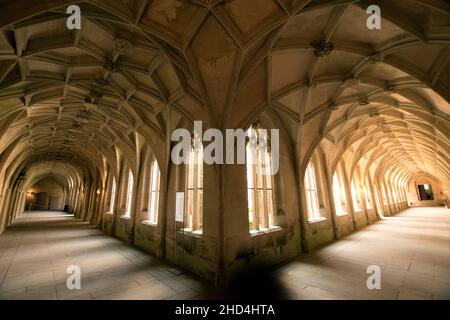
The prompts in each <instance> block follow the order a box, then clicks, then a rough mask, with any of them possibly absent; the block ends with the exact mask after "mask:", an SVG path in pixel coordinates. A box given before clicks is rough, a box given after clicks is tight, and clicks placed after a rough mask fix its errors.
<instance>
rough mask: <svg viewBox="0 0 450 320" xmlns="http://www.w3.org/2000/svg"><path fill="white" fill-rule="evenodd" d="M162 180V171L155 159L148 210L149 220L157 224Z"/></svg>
mask: <svg viewBox="0 0 450 320" xmlns="http://www.w3.org/2000/svg"><path fill="white" fill-rule="evenodd" d="M160 181H161V172H160V171H159V166H158V161H156V159H154V160H153V161H152V164H151V167H150V177H149V195H148V206H147V210H148V222H150V223H151V224H155V225H156V224H157V223H158V205H159V185H160Z"/></svg>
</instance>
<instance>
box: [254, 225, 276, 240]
mask: <svg viewBox="0 0 450 320" xmlns="http://www.w3.org/2000/svg"><path fill="white" fill-rule="evenodd" d="M280 230H283V229H282V228H281V227H279V226H273V227H270V228H265V229H259V230H250V236H251V237H253V236H259V235H262V234H266V233H272V232H276V231H280Z"/></svg>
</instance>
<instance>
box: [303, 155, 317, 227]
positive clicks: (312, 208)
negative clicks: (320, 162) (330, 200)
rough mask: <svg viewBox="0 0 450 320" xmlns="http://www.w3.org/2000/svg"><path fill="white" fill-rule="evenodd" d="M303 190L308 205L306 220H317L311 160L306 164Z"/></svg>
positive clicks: (315, 188) (314, 175) (314, 183)
mask: <svg viewBox="0 0 450 320" xmlns="http://www.w3.org/2000/svg"><path fill="white" fill-rule="evenodd" d="M305 190H306V203H307V206H308V220H309V221H314V220H319V219H320V218H321V217H320V211H319V201H318V197H317V184H316V173H315V170H314V165H313V163H312V162H310V163H309V164H308V167H307V168H306V173H305Z"/></svg>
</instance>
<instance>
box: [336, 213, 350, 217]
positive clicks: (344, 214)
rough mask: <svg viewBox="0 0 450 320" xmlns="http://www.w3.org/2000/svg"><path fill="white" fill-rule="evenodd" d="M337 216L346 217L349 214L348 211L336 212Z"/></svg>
mask: <svg viewBox="0 0 450 320" xmlns="http://www.w3.org/2000/svg"><path fill="white" fill-rule="evenodd" d="M336 216H337V217H345V216H348V212H343V213H336Z"/></svg>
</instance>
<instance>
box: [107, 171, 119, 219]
mask: <svg viewBox="0 0 450 320" xmlns="http://www.w3.org/2000/svg"><path fill="white" fill-rule="evenodd" d="M116 188H117V186H116V179H115V178H114V177H113V178H112V185H111V198H110V200H109V210H108V211H109V212H111V213H113V212H114V204H115V203H116Z"/></svg>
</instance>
